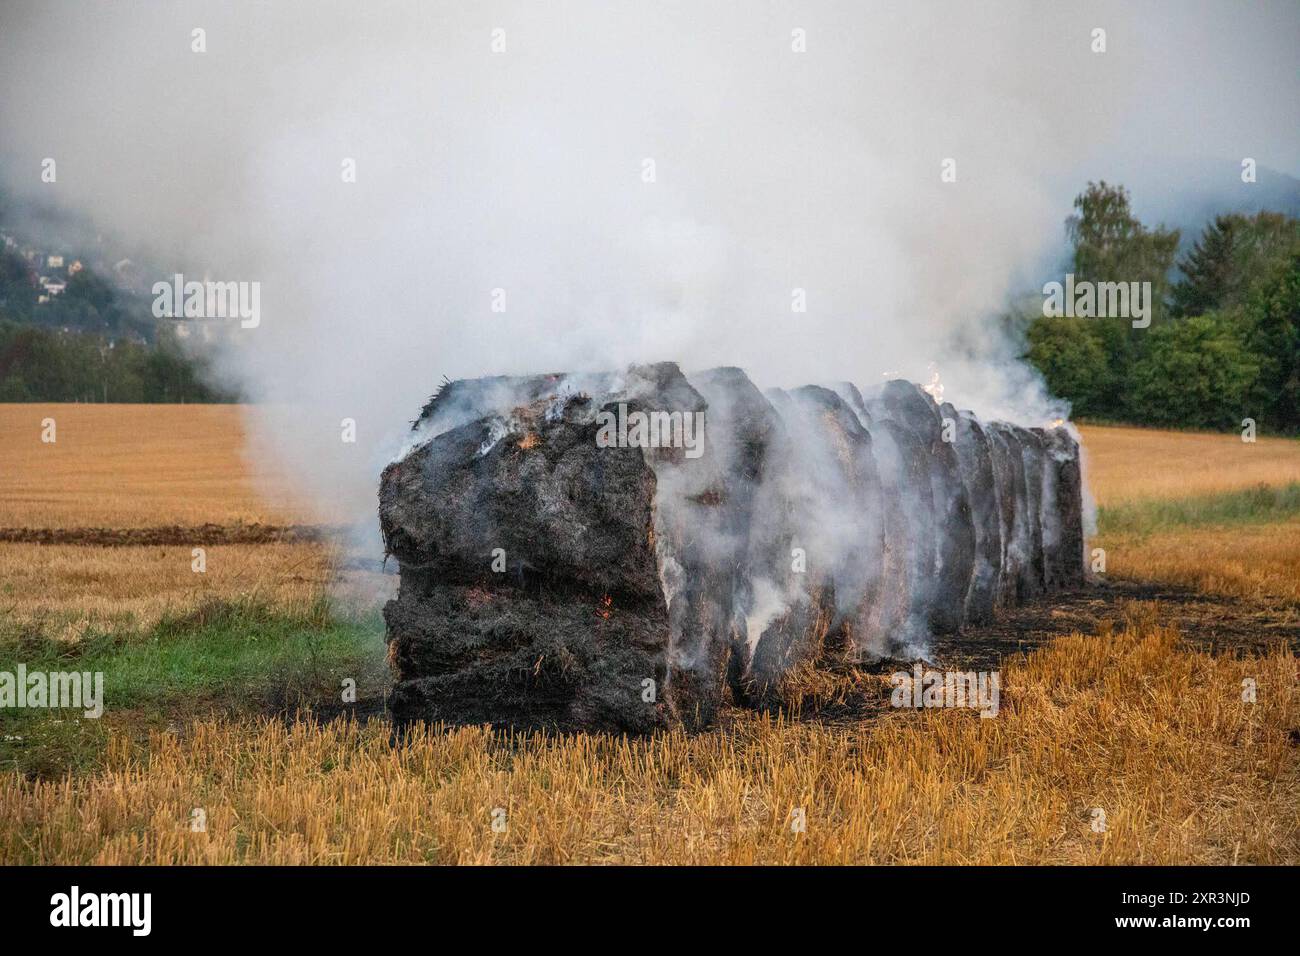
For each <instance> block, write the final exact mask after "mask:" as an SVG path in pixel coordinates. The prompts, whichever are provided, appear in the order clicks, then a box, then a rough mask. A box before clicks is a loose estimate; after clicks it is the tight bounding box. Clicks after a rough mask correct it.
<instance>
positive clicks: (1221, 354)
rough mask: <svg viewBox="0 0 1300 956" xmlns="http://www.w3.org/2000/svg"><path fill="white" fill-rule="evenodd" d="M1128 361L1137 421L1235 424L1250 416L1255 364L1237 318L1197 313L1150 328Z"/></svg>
mask: <svg viewBox="0 0 1300 956" xmlns="http://www.w3.org/2000/svg"><path fill="white" fill-rule="evenodd" d="M1150 338H1151V344H1150V348H1149V349H1148V350H1147V353H1146V354H1145V355H1144V356H1143V357H1142V358H1141V359H1139V360H1137V361H1136V362H1134V364H1133V367H1132V372H1131V375H1130V385H1129V389H1130V391H1131V401H1130V407H1131V408H1132V410H1133V411H1134V412H1135V413H1136V414H1137V415H1139V416H1140V417H1141V420H1143V421H1145V422H1149V423H1151V424H1157V425H1175V426H1180V427H1189V428H1235V427H1239V426H1240V424H1241V420H1242V419H1243V418H1245V417H1248V416H1249V415H1250V411H1251V408H1250V394H1251V390H1252V389H1253V388H1254V386H1255V383H1256V380H1257V379H1258V377H1259V372H1260V365H1259V361H1258V359H1257V358H1256V356H1255V355H1253V354H1252V353H1251V351H1250V350H1249V349H1248V348H1247V347H1246V345H1245V343H1244V342H1243V340H1242V335H1241V329H1240V327H1239V325H1238V324H1237V323H1235V322H1234V321H1232V320H1231V319H1227V318H1225V317H1223V316H1220V315H1201V316H1193V317H1191V318H1188V319H1183V320H1182V321H1178V322H1170V323H1167V324H1165V325H1163V326H1160V327H1159V328H1154V329H1151V330H1150Z"/></svg>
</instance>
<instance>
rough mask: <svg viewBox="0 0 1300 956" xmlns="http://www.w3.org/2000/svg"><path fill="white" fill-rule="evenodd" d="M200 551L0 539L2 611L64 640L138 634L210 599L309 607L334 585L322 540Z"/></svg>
mask: <svg viewBox="0 0 1300 956" xmlns="http://www.w3.org/2000/svg"><path fill="white" fill-rule="evenodd" d="M204 552H205V553H204V555H203V562H204V568H205V570H204V571H203V572H202V573H198V572H196V571H195V570H194V563H195V560H196V559H195V557H194V556H193V549H192V548H191V547H188V546H168V547H120V548H119V547H100V546H87V545H72V544H58V545H42V544H6V543H0V613H3V614H5V615H8V616H9V618H10V619H11V621H13V622H17V623H21V624H22V625H24V626H26V627H31V628H37V629H39V630H41V631H42V632H44V633H46V634H48V635H51V636H55V635H57V636H58V637H60V638H61V639H75V637H76V636H77V635H79V634H81V633H84V632H86V631H87V630H105V629H119V630H131V631H138V630H142V629H145V628H148V627H149V626H151V625H153V624H155V623H157V622H158V620H160V619H161V618H162V617H163V616H165V615H167V614H178V613H183V612H185V611H187V610H189V609H191V608H193V607H195V606H197V605H199V604H202V603H204V602H205V601H211V600H214V599H224V600H231V601H239V600H246V601H260V602H267V603H269V604H272V605H274V606H277V607H282V608H284V609H286V610H292V609H294V608H302V607H308V606H310V605H311V604H312V603H314V602H315V601H318V600H319V599H320V597H321V595H322V594H323V593H324V592H325V590H326V589H327V587H328V586H329V583H330V580H331V575H332V573H333V563H334V554H333V552H332V550H331V549H330V548H329V547H327V546H325V545H323V544H254V545H218V546H214V547H208V548H205V549H204Z"/></svg>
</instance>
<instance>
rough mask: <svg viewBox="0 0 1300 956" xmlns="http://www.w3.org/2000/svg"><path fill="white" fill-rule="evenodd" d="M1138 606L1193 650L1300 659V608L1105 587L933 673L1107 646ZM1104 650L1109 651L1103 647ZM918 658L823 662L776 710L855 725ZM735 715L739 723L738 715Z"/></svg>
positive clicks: (1021, 615) (1049, 608)
mask: <svg viewBox="0 0 1300 956" xmlns="http://www.w3.org/2000/svg"><path fill="white" fill-rule="evenodd" d="M1135 604H1145V605H1154V606H1155V608H1154V609H1155V617H1156V619H1157V620H1159V621H1160V622H1161V623H1162V624H1164V625H1166V626H1171V627H1175V628H1177V631H1178V633H1179V636H1180V637H1181V640H1182V642H1183V644H1184V645H1186V646H1187V647H1188V648H1189V649H1194V650H1197V651H1201V652H1205V653H1210V654H1215V655H1219V654H1229V655H1232V656H1234V657H1243V656H1246V655H1262V654H1265V653H1268V652H1269V651H1272V650H1274V649H1275V648H1277V647H1279V646H1281V647H1285V648H1288V649H1289V650H1290V652H1291V653H1293V654H1294V653H1296V652H1297V651H1300V606H1296V605H1294V604H1289V603H1287V602H1278V603H1269V602H1265V601H1261V600H1247V599H1239V598H1233V597H1226V596H1220V595H1212V594H1202V593H1198V592H1196V591H1193V590H1191V589H1189V588H1183V587H1178V586H1173V585H1166V584H1158V583H1150V582H1139V581H1116V580H1109V581H1096V582H1094V583H1091V584H1088V585H1085V586H1082V587H1076V588H1070V589H1066V590H1062V591H1059V592H1057V593H1055V594H1052V595H1048V596H1043V597H1039V598H1035V599H1032V600H1030V601H1028V602H1027V603H1025V604H1022V605H1019V606H1017V607H1012V608H1007V609H1005V610H1002V611H1000V612H999V614H998V617H997V620H995V621H993V622H991V623H988V624H981V625H967V626H966V627H964V628H963V629H962V631H961V632H960V633H957V634H945V635H941V636H937V637H934V638H932V639H931V642H930V653H929V654H928V655H927V656H926V658H925V659H924V660H923V664H924V665H925V666H926V667H927V668H931V669H936V670H952V671H994V670H998V669H1000V668H1001V667H1002V665H1003V664H1004V663H1005V662H1006V661H1007V660H1008V659H1011V658H1014V657H1017V656H1019V655H1023V654H1028V653H1031V652H1032V651H1034V650H1037V649H1038V648H1041V647H1044V646H1046V645H1047V644H1049V643H1051V642H1052V641H1054V640H1055V639H1057V638H1058V637H1064V636H1066V635H1068V634H1076V633H1077V634H1083V635H1086V636H1094V637H1096V638H1097V640H1098V641H1099V642H1104V641H1105V635H1106V634H1108V633H1109V632H1110V631H1111V630H1112V629H1114V630H1119V629H1121V628H1122V627H1123V625H1124V623H1125V617H1126V615H1127V614H1128V613H1129V612H1130V611H1131V610H1132V608H1133V606H1134V605H1135ZM1099 651H1100V652H1101V653H1105V649H1104V643H1101V644H1099ZM915 663H916V660H914V659H898V658H883V659H879V660H875V661H870V662H859V663H851V662H846V661H842V662H824V663H823V664H822V665H821V668H822V670H823V671H824V672H825V675H826V677H827V678H828V680H826V681H824V682H821V686H817V682H815V681H814V682H813V686H812V687H811V688H810V689H806V690H805V691H804V692H803V693H802V694H800V693H799V692H798V690H796V691H795V693H794V694H793V695H792V694H791V693H789V692H787V694H786V695H785V696H786V698H787V701H786V703H785V704H784V705H783V706H781V707H776V708H772V709H771V711H772V712H773V713H775V712H784V713H786V714H788V715H790V716H793V717H796V718H797V719H801V720H812V721H818V722H823V723H836V724H840V723H852V722H856V721H861V720H866V719H870V718H872V717H874V716H877V715H879V714H880V713H882V712H884V711H887V710H889V709H890V702H889V698H890V691H891V690H892V687H891V685H890V684H889V683H888V676H889V675H890V674H893V673H895V672H896V671H910V670H911V669H912V667H913V665H914V664H915ZM728 716H729V717H733V718H734V717H735V716H737V715H736V714H734V713H732V714H730V715H728Z"/></svg>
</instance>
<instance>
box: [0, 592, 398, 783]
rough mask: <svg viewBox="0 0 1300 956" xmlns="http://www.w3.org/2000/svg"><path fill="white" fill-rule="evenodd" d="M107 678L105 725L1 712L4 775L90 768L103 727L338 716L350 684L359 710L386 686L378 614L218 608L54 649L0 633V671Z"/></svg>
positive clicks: (48, 641)
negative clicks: (304, 713)
mask: <svg viewBox="0 0 1300 956" xmlns="http://www.w3.org/2000/svg"><path fill="white" fill-rule="evenodd" d="M20 663H22V664H25V665H26V669H27V672H28V673H29V674H31V673H34V672H37V671H42V672H50V671H79V672H82V673H86V672H89V673H91V674H94V673H96V672H100V673H102V674H103V675H104V691H103V705H104V716H103V717H102V718H100V719H98V720H95V719H85V718H84V717H83V714H82V712H81V711H74V710H55V709H34V708H24V709H9V708H6V709H0V770H4V769H15V768H17V769H21V770H24V771H25V772H29V773H43V772H45V771H46V770H47V769H50V768H57V767H63V768H69V769H70V768H75V767H81V766H85V765H86V763H87V761H90V762H93V759H94V756H95V755H96V754H97V753H98V752H99V750H100V749H101V747H102V744H103V738H104V736H105V735H104V730H103V727H102V726H101V725H103V724H105V723H106V722H107V723H108V724H115V723H121V722H122V721H125V722H126V723H128V724H129V725H130V726H132V727H134V728H136V729H139V730H140V731H141V732H144V731H147V730H148V729H149V728H151V727H156V726H159V725H161V726H166V725H167V724H168V723H169V722H171V721H173V720H182V719H184V718H186V717H189V716H198V715H201V714H203V713H211V712H214V711H221V712H241V711H242V712H248V711H256V712H268V711H281V710H283V711H290V710H293V709H296V708H300V707H323V708H329V707H336V706H340V705H341V704H342V692H343V681H344V679H345V678H351V679H352V680H355V681H356V688H357V695H358V698H367V699H373V698H376V697H382V695H383V693H384V690H385V688H386V685H387V668H386V665H385V663H384V643H383V623H382V620H381V619H380V618H379V616H378V615H377V614H374V615H367V616H364V617H350V616H336V615H334V614H332V613H331V611H330V609H329V608H328V606H327V605H324V604H322V605H320V606H313V607H311V608H308V609H305V610H303V611H301V612H298V613H293V614H286V613H284V612H282V611H277V610H273V609H270V608H268V607H266V606H264V605H260V604H256V603H248V602H235V603H231V602H213V603H211V604H208V605H204V606H202V607H200V608H199V609H197V610H196V611H193V612H190V613H188V614H185V615H182V616H173V617H169V618H166V619H164V620H162V621H160V622H159V623H158V624H157V625H156V626H154V627H153V628H152V629H150V630H148V631H146V632H145V633H142V634H141V633H130V632H120V633H113V632H89V633H87V634H86V635H84V636H83V638H82V639H81V640H79V641H76V642H67V641H58V640H54V639H52V638H50V637H48V636H46V635H44V634H42V633H40V632H33V631H31V630H26V629H23V628H19V627H16V626H13V625H12V624H10V625H5V624H3V622H0V671H7V672H9V673H15V672H16V670H17V666H18V664H20Z"/></svg>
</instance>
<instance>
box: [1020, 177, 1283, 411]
mask: <svg viewBox="0 0 1300 956" xmlns="http://www.w3.org/2000/svg"><path fill="white" fill-rule="evenodd" d="M1074 207H1075V215H1073V216H1071V217H1070V218H1069V219H1068V220H1067V231H1068V234H1069V237H1070V240H1071V243H1072V245H1073V260H1072V268H1073V273H1074V277H1075V280H1076V281H1080V280H1088V281H1091V282H1096V283H1102V282H1120V281H1123V282H1150V283H1151V290H1152V295H1153V303H1152V310H1151V312H1152V314H1151V324H1150V326H1149V327H1148V328H1134V327H1133V324H1132V321H1131V320H1130V319H1129V318H1127V317H1107V318H1073V317H1065V316H1052V317H1047V316H1045V315H1043V314H1042V312H1041V310H1040V311H1039V312H1038V313H1037V314H1032V313H1031V317H1030V318H1029V321H1028V324H1027V328H1026V339H1027V352H1026V358H1027V359H1028V360H1029V361H1030V362H1031V363H1032V364H1033V365H1034V366H1035V367H1036V368H1038V370H1039V371H1040V372H1041V373H1042V374H1043V377H1044V379H1045V380H1046V382H1047V385H1048V387H1049V388H1050V389H1051V391H1052V392H1053V393H1054V394H1056V395H1058V396H1060V397H1061V398H1065V399H1068V400H1069V401H1070V402H1071V403H1072V406H1073V414H1074V416H1075V417H1076V418H1091V419H1094V420H1108V421H1118V422H1132V423H1136V424H1145V425H1163V426H1176V427H1187V428H1212V429H1229V428H1240V427H1241V423H1242V420H1243V419H1245V418H1251V419H1254V420H1255V421H1256V423H1257V425H1258V427H1259V428H1260V429H1262V430H1271V431H1275V432H1285V433H1290V434H1294V433H1297V432H1300V220H1297V219H1293V218H1290V217H1287V216H1284V215H1282V214H1280V213H1272V212H1261V213H1257V214H1255V215H1252V216H1247V215H1242V214H1237V213H1233V214H1228V215H1221V216H1218V217H1217V218H1215V219H1214V220H1213V221H1212V222H1210V223H1208V224H1207V225H1206V226H1205V228H1204V231H1203V232H1202V233H1201V235H1200V237H1199V238H1198V239H1197V240H1196V242H1195V243H1194V244H1193V245H1192V247H1191V248H1190V249H1188V250H1187V251H1186V253H1185V254H1184V255H1183V256H1182V257H1181V258H1180V259H1178V261H1177V263H1175V258H1176V257H1177V250H1178V245H1179V234H1178V232H1177V231H1176V230H1165V229H1161V228H1157V229H1148V228H1147V227H1146V226H1144V225H1143V224H1142V223H1141V222H1139V221H1138V220H1137V219H1136V218H1135V217H1134V216H1133V214H1132V211H1131V209H1130V206H1129V197H1128V193H1127V192H1126V191H1125V190H1124V188H1123V187H1121V186H1110V185H1107V184H1106V183H1105V182H1101V183H1089V185H1088V188H1087V190H1086V191H1085V192H1083V193H1082V194H1081V195H1080V196H1079V197H1078V198H1076V199H1075V202H1074ZM1175 264H1176V265H1177V270H1176V271H1175V269H1174V266H1175ZM1171 276H1173V277H1174V278H1173V281H1171V279H1170V277H1171Z"/></svg>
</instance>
